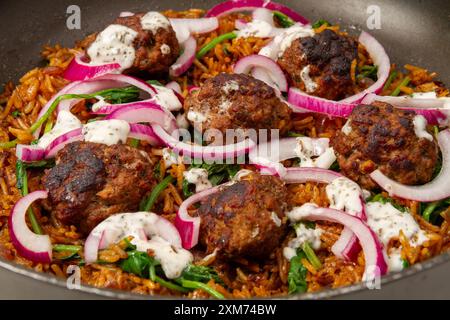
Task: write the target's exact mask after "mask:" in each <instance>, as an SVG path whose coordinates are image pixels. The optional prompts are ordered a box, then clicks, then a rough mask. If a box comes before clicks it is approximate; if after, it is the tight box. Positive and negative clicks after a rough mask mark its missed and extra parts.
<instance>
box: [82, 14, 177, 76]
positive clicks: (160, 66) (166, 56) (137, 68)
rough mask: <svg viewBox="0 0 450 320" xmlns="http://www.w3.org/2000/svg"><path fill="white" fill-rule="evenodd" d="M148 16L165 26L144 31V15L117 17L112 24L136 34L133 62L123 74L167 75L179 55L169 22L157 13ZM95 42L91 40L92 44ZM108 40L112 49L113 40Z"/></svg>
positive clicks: (173, 32)
mask: <svg viewBox="0 0 450 320" xmlns="http://www.w3.org/2000/svg"><path fill="white" fill-rule="evenodd" d="M148 14H152V15H155V19H163V22H164V23H165V24H161V27H159V28H157V27H154V28H153V29H155V30H153V29H151V28H150V29H149V28H145V29H144V27H143V25H142V19H143V17H144V16H145V15H146V14H145V13H136V14H134V15H131V16H125V17H118V18H117V19H116V20H115V21H114V23H113V24H115V25H122V26H125V27H128V28H130V29H132V30H134V31H136V32H137V36H136V37H135V38H134V41H133V47H134V49H135V58H134V62H133V64H132V66H131V67H129V68H127V69H126V70H124V73H137V72H141V71H145V72H147V73H150V74H152V75H155V74H156V75H159V74H163V73H167V72H168V71H169V67H170V66H171V65H172V64H173V63H174V62H175V61H176V59H177V58H178V56H179V54H180V45H179V43H178V40H177V38H176V35H175V31H174V30H173V28H172V26H171V25H170V22H169V20H168V19H166V18H165V17H164V16H162V15H161V14H159V13H157V12H149V13H148ZM156 22H157V21H156ZM155 25H156V24H155ZM97 37H98V35H97ZM95 40H96V39H93V40H92V43H93V42H95ZM110 40H111V43H110V46H112V47H114V41H115V40H114V39H113V38H111V39H110ZM92 43H90V44H88V49H87V52H88V54H89V52H90V50H89V46H90V45H92ZM90 58H92V57H90Z"/></svg>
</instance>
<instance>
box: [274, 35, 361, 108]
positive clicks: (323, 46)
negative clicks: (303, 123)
mask: <svg viewBox="0 0 450 320" xmlns="http://www.w3.org/2000/svg"><path fill="white" fill-rule="evenodd" d="M357 57H358V43H357V41H355V40H354V39H352V38H350V37H347V36H343V35H338V34H336V33H335V32H333V31H331V30H324V31H323V32H321V33H318V34H315V35H314V36H313V37H304V38H299V39H296V40H294V41H293V42H292V44H291V46H290V47H288V48H287V49H286V50H285V51H284V53H283V55H282V56H281V57H280V58H279V59H278V64H279V65H280V66H281V68H282V69H283V70H284V71H285V72H286V73H287V75H288V78H289V81H290V83H291V85H293V86H295V87H297V88H299V89H301V90H302V91H305V92H307V93H309V94H311V95H315V96H318V97H322V98H325V99H330V100H340V99H343V98H345V97H346V96H349V95H352V94H353V93H354V92H353V91H354V86H353V81H352V78H351V72H350V69H351V64H352V61H353V60H354V59H357Z"/></svg>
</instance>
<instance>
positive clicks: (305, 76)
mask: <svg viewBox="0 0 450 320" xmlns="http://www.w3.org/2000/svg"><path fill="white" fill-rule="evenodd" d="M310 69H311V66H310V65H307V66H306V67H304V68H303V69H302V71H300V78H301V79H302V81H303V84H304V85H305V89H306V92H308V93H311V92H314V91H316V89H317V87H318V84H317V83H315V82H314V80H313V79H311V77H310V76H309V72H310Z"/></svg>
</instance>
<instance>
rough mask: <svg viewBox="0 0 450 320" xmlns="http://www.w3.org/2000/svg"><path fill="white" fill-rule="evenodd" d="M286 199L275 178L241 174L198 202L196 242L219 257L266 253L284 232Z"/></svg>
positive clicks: (260, 255)
mask: <svg viewBox="0 0 450 320" xmlns="http://www.w3.org/2000/svg"><path fill="white" fill-rule="evenodd" d="M287 200H288V192H287V189H286V187H285V185H284V184H283V182H282V181H281V180H280V179H279V178H277V177H273V176H265V175H259V174H256V173H252V174H250V175H248V176H245V177H243V178H242V179H241V181H239V182H236V183H234V184H232V185H230V186H227V187H225V188H224V189H223V190H221V191H219V192H218V193H216V194H213V195H211V196H209V197H208V198H207V199H206V201H205V202H204V203H202V204H201V206H200V207H199V209H198V210H197V212H198V215H199V216H200V217H201V219H202V223H201V227H200V243H201V244H203V245H204V246H206V248H207V251H208V252H209V253H211V252H213V251H214V250H216V249H217V250H218V251H217V254H218V255H219V256H221V257H223V258H229V259H233V258H239V257H253V258H265V257H268V256H269V255H270V254H271V253H272V252H273V250H274V249H275V248H276V247H278V246H279V245H280V244H281V242H282V240H283V237H284V236H285V234H286V230H287V225H286V221H287V219H286V217H285V212H286V210H288V209H289V208H288V204H287Z"/></svg>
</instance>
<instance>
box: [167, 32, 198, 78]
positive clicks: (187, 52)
mask: <svg viewBox="0 0 450 320" xmlns="http://www.w3.org/2000/svg"><path fill="white" fill-rule="evenodd" d="M181 47H182V48H183V53H182V54H181V56H179V57H178V59H177V61H175V63H174V64H173V65H171V66H170V68H169V74H170V75H171V76H172V77H179V76H181V75H182V74H183V73H185V72H186V71H187V70H188V69H189V68H190V67H191V65H192V63H193V62H194V60H195V52H196V50H197V41H195V39H194V37H192V36H190V37H189V38H188V39H187V40H186V41H185V42H183V43H182V44H181Z"/></svg>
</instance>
